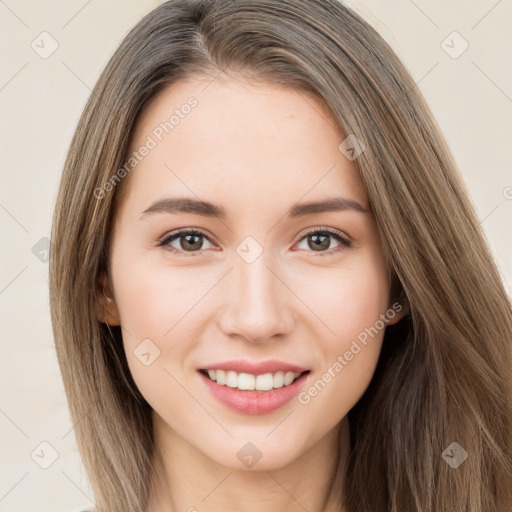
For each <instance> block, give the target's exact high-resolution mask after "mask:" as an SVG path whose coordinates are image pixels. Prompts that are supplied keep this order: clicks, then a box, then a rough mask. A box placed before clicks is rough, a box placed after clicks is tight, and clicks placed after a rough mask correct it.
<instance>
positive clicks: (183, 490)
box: [147, 413, 350, 512]
mask: <svg viewBox="0 0 512 512" xmlns="http://www.w3.org/2000/svg"><path fill="white" fill-rule="evenodd" d="M153 418H154V420H153V422H154V435H155V446H156V450H155V455H154V467H155V470H156V471H155V475H156V476H155V479H154V480H153V481H152V493H151V496H150V501H149V504H148V509H147V510H148V512H182V511H187V512H199V511H202V510H206V509H207V510H208V512H231V511H236V512H260V511H261V510H262V509H263V510H265V512H283V511H284V510H286V511H287V512H304V510H307V511H308V512H335V511H336V512H342V508H341V504H340V503H341V499H342V486H343V480H344V475H345V465H346V458H347V453H348V448H349V441H350V440H349V430H348V418H347V417H345V418H344V419H343V420H342V421H341V422H340V423H339V424H338V425H337V426H336V427H335V428H333V429H332V430H331V431H329V432H328V433H327V434H326V435H325V436H324V437H323V438H322V439H321V440H319V442H317V443H316V444H315V445H313V446H312V447H311V448H309V449H308V450H306V451H304V452H303V453H301V454H300V455H299V456H298V457H297V458H296V459H295V460H293V461H292V462H291V463H289V464H287V465H286V466H283V467H279V468H276V469H273V470H270V471H267V470H260V471H258V470H256V469H250V470H240V469H237V468H230V467H226V466H223V465H221V464H218V463H217V462H215V461H214V460H212V459H211V458H210V457H208V456H207V455H206V454H204V453H202V452H200V451H198V450H197V449H196V448H195V447H194V446H192V445H190V444H189V443H188V442H187V441H186V440H185V439H183V437H181V436H179V435H178V434H177V433H176V432H175V431H174V430H172V429H171V428H170V427H169V426H168V425H167V424H166V423H165V422H164V421H163V420H162V418H161V417H160V416H158V415H157V414H155V413H154V415H153Z"/></svg>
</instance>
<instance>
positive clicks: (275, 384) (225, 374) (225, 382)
mask: <svg viewBox="0 0 512 512" xmlns="http://www.w3.org/2000/svg"><path fill="white" fill-rule="evenodd" d="M300 375H301V374H300V373H294V372H286V373H284V372H276V373H274V374H272V373H264V374H262V375H252V374H250V373H236V372H234V371H232V370H229V371H224V370H208V376H209V377H210V379H211V380H213V381H216V382H217V384H221V385H222V386H228V387H230V388H238V389H242V390H248V391H250V390H256V391H269V390H271V389H278V388H282V387H283V386H289V385H290V384H291V383H292V382H293V381H294V380H295V379H296V378H297V377H299V376H300Z"/></svg>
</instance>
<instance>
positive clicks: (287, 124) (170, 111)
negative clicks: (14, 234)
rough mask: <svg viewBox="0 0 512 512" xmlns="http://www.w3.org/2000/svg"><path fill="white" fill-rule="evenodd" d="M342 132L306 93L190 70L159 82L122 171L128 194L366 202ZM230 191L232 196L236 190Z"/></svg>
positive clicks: (252, 205) (253, 201)
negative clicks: (131, 163)
mask: <svg viewBox="0 0 512 512" xmlns="http://www.w3.org/2000/svg"><path fill="white" fill-rule="evenodd" d="M344 138H345V135H344V134H343V132H342V130H341V129H340V128H339V126H338V125H337V123H336V120H335V118H334V117H333V115H332V114H331V112H330V111H329V109H328V107H327V105H326V104H325V103H324V102H323V100H321V99H320V98H318V97H317V96H315V95H313V94H312V93H308V92H305V91H303V90H298V89H290V88H284V87H279V86H275V85H273V84H271V83H263V82H262V83H259V84H258V85H254V84H249V83H248V82H246V81H244V80H243V79H240V80H239V79H233V78H229V79H226V78H222V79H220V80H219V79H213V80H212V78H209V77H208V78H201V77H193V78H188V79H186V80H182V81H179V82H177V83H175V84H172V85H171V86H168V87H167V88H165V89H164V90H163V91H162V92H160V93H159V94H158V96H157V97H156V98H155V99H154V100H153V101H152V102H151V103H150V104H149V105H148V106H147V107H146V108H145V110H144V111H143V112H142V114H141V116H140V118H139V120H138V122H137V125H136V127H135V131H134V136H133V138H132V143H131V148H130V151H129V154H132V152H134V151H135V152H136V151H139V150H140V149H141V148H142V147H144V146H147V147H149V146H151V149H150V150H149V151H145V154H146V156H144V158H142V159H141V160H140V161H139V162H138V163H137V164H136V166H135V167H134V170H133V171H132V172H131V173H130V175H129V180H128V183H127V184H126V185H127V196H128V197H131V198H132V199H137V200H138V202H139V203H140V202H141V201H145V202H147V201H149V200H153V199H155V198H158V196H162V197H163V196H165V195H166V194H167V195H173V194H180V195H184V194H188V195H196V196H198V197H201V199H205V200H212V201H213V202H219V199H220V200H223V201H229V200H237V201H238V202H242V203H243V206H244V210H245V211H254V210H256V211H258V210H261V208H264V207H266V206H268V205H267V203H268V202H271V203H275V202H276V199H278V198H279V199H280V200H282V202H283V203H286V205H288V203H292V202H296V201H298V200H299V199H301V197H304V196H305V195H307V197H304V198H305V199H311V200H313V199H318V198H325V197H326V196H331V195H333V194H335V193H338V194H337V195H339V194H343V195H345V196H348V197H351V198H352V199H354V200H357V201H358V202H360V203H361V204H363V205H364V206H367V203H368V201H367V197H366V191H365V189H364V186H363V184H362V181H361V179H360V177H359V174H358V172H357V168H356V166H355V165H354V163H353V162H351V161H349V160H348V159H347V158H345V156H344V155H343V154H342V153H341V152H340V150H339V149H338V146H339V145H340V143H341V142H342V141H343V140H344ZM235 193H236V194H235Z"/></svg>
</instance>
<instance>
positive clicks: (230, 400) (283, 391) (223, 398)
mask: <svg viewBox="0 0 512 512" xmlns="http://www.w3.org/2000/svg"><path fill="white" fill-rule="evenodd" d="M199 375H200V376H201V377H202V379H203V381H204V383H205V384H206V386H207V387H208V389H209V390H210V391H211V393H212V395H213V396H214V397H215V398H216V399H217V400H219V402H221V403H223V404H224V405H226V406H228V407H229V408H231V409H233V410H235V411H237V412H241V413H243V414H267V413H269V412H272V411H275V410H276V409H279V408H280V407H282V406H283V405H285V404H287V403H288V402H290V401H291V400H292V399H293V398H294V397H295V396H296V395H298V394H299V391H300V390H301V388H302V387H303V385H304V383H305V381H306V378H307V376H308V375H309V374H308V373H303V374H302V375H301V376H300V377H299V378H298V379H297V380H296V381H295V382H293V383H292V384H290V385H289V386H283V387H282V388H276V389H272V390H269V391H242V390H240V389H237V388H230V387H229V386H224V385H221V384H217V383H216V382H214V381H213V380H211V379H210V378H209V377H207V376H206V375H204V374H203V373H202V372H199Z"/></svg>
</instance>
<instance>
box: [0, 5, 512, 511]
mask: <svg viewBox="0 0 512 512" xmlns="http://www.w3.org/2000/svg"><path fill="white" fill-rule="evenodd" d="M159 3H160V2H157V1H149V0H146V1H142V0H139V1H135V0H130V1H126V0H123V1H121V0H103V1H99V0H89V1H87V0H73V1H66V2H64V1H62V0H61V1H57V0H50V1H45V2H38V1H36V0H5V1H4V0H0V40H1V44H2V48H3V51H2V62H1V66H0V109H1V120H2V122H1V127H0V129H1V132H0V140H1V141H2V152H1V156H2V159H1V173H2V174H1V189H0V229H1V233H0V234H1V239H2V247H3V249H2V252H1V258H2V259H1V266H0V314H1V317H0V320H1V323H0V332H1V340H2V345H1V346H2V357H1V358H0V375H1V386H0V443H1V446H0V449H1V452H0V453H1V456H0V460H1V469H0V512H11V511H17V512H50V511H51V512H72V511H74V510H79V509H81V508H83V507H88V506H90V505H91V501H90V500H91V499H93V496H92V493H91V490H90V487H89V485H88V482H87V478H86V476H85V472H84V470H83V468H82V466H81V463H80V458H79V456H78V452H77V449H76V444H75V438H74V433H73V429H72V424H71V422H70V419H69V415H68V411H67V404H66V399H65V395H64V390H63V386H62V383H61V380H60V374H59V369H58V366H57V361H56V356H55V350H54V346H53V339H52V333H51V325H50V316H49V307H48V291H47V285H48V264H47V263H46V262H44V261H41V259H42V260H44V256H45V253H44V250H45V245H44V244H45V243H46V242H45V237H49V236H50V226H51V215H52V209H53V205H54V201H55V197H56V191H57V186H58V182H59V177H60V172H61V170H62V165H63V162H64V157H65V153H66V150H67V147H68V145H69V143H70V141H71V137H72V134H73V131H74V129H75V125H76V123H77V121H78V118H79V115H80V113H81V111H82V108H83V106H84V104H85V101H86V99H87V97H88V95H89V94H90V89H91V88H92V86H93V85H94V83H95V81H96V79H97V78H98V76H99V74H100V72H101V70H102V69H103V67H104V65H105V64H106V62H107V60H108V58H109V57H110V55H111V54H112V52H113V51H114V49H115V48H116V46H117V45H118V43H119V42H120V40H121V38H122V37H123V36H124V35H125V34H126V33H127V31H128V30H129V29H130V28H131V27H132V26H133V25H134V24H135V23H136V21H138V20H139V19H140V17H142V15H143V14H145V13H146V12H148V11H150V10H151V9H152V8H154V7H156V6H157V5H158V4H159ZM350 5H351V6H352V7H354V8H355V9H356V10H358V11H359V12H361V13H362V14H363V15H364V16H365V17H366V18H367V19H368V20H369V21H370V22H371V23H372V24H373V25H374V26H375V27H376V28H377V29H378V31H379V32H380V33H381V34H382V35H383V36H384V37H385V38H386V39H387V40H388V41H389V43H390V44H391V45H392V46H393V47H394V48H395V50H396V51H397V53H398V54H399V55H400V56H401V58H402V59H403V60H404V62H405V64H406V65H407V67H408V68H409V69H410V71H411V73H412V75H413V77H414V78H415V80H416V81H417V83H418V86H419V88H420V89H421V91H422V92H423V93H424V94H425V96H426V98H427V100H428V102H429V104H430V106H431V108H432V110H433V112H434V114H435V116H436V117H437V120H438V122H439V124H440V126H441V128H442V129H443V130H444V132H445V135H446V137H447V139H448V142H449V145H450V147H451V148H452V151H453V153H454V155H455V158H456V161H457V162H458V164H459V167H460V169H461V172H462V174H463V176H464V179H465V182H466V184H467V186H468V189H469V192H470V195H471V197H472V199H473V202H474V205H475V208H476V210H477V212H478V215H479V218H480V219H481V222H482V225H483V227H484V228H485V232H486V234H487V237H488V239H489V243H490V245H491V248H492V250H493V252H494V254H495V257H496V260H497V263H498V265H499V267H500V270H501V272H502V276H503V280H504V282H505V283H506V286H507V288H508V290H509V292H510V283H512V237H511V226H512V173H511V170H510V169H511V161H512V144H511V142H512V139H511V132H512V121H511V119H512V69H511V64H510V56H509V51H510V48H512V40H511V39H512V36H511V33H512V31H511V30H510V22H511V21H512V2H511V1H510V0H500V1H496V0H478V1H471V2H468V1H454V0H450V1H447V0H443V1H441V0H436V1H427V0H414V1H412V0H388V1H378V0H361V1H355V2H350ZM43 31H46V32H48V33H49V34H51V37H52V38H53V39H54V40H55V41H56V42H57V43H58V48H57V49H56V50H55V52H54V53H53V54H52V55H50V56H49V57H48V58H46V59H43V58H41V57H40V55H39V54H38V53H37V52H36V51H35V50H34V49H33V48H32V47H31V44H32V42H33V41H35V43H34V46H35V47H36V48H38V47H37V44H39V48H38V51H39V52H42V51H43V48H42V43H41V42H40V41H41V37H46V39H45V45H44V48H45V49H46V51H48V50H49V49H51V46H50V45H51V39H50V38H49V36H39V35H40V34H41V32H43ZM453 31H457V32H458V33H459V34H460V36H461V37H459V36H457V35H453V34H452V32H453ZM450 34H452V35H450ZM447 38H448V39H447ZM462 38H463V39H462ZM445 40H446V42H445V43H444V44H443V43H442V42H443V41H445ZM464 40H465V41H467V43H468V44H469V47H468V48H467V50H466V51H465V52H464V53H462V54H461V55H460V56H458V58H453V56H455V55H456V53H458V52H459V51H460V50H461V49H462V48H463V45H464V44H465V43H464ZM445 50H446V51H445ZM447 52H448V53H447ZM449 53H451V56H450V55H449ZM41 239H42V240H41ZM34 247H35V249H33V248H34ZM42 442H46V443H49V444H50V445H51V447H49V446H48V445H41V444H40V443H42ZM53 450H55V451H56V452H57V453H58V456H57V458H56V460H55V461H54V462H53V463H52V464H51V465H50V466H49V467H48V468H47V469H43V468H42V467H41V464H42V465H45V464H50V463H51V462H52V457H53V456H54V455H55V453H54V452H53ZM31 454H32V456H31Z"/></svg>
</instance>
